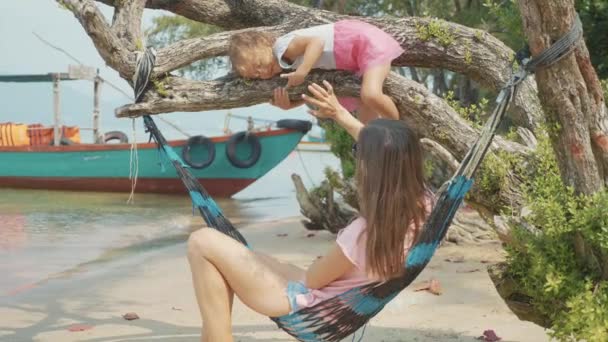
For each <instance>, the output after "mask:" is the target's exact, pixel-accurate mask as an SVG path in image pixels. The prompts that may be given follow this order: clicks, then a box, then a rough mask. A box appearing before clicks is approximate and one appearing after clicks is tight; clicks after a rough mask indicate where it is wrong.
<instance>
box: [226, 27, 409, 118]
mask: <svg viewBox="0 0 608 342" xmlns="http://www.w3.org/2000/svg"><path fill="white" fill-rule="evenodd" d="M403 51H404V50H403V49H402V48H401V46H400V45H399V43H397V41H395V39H393V38H392V37H391V36H390V35H388V34H387V33H385V32H384V31H382V30H380V29H379V28H377V27H375V26H373V25H371V24H368V23H365V22H362V21H358V20H341V21H338V22H336V23H334V24H325V25H319V26H313V27H309V28H306V29H302V30H297V31H293V32H290V33H288V34H286V35H284V36H281V37H279V38H278V39H276V38H275V37H274V36H273V35H271V34H269V33H265V32H252V31H249V32H244V33H240V34H235V35H234V36H232V38H231V42H230V47H229V52H228V54H229V56H230V60H231V62H232V66H233V69H234V70H235V72H236V73H238V74H239V75H240V76H242V77H245V78H252V79H256V78H260V79H269V78H272V77H274V76H275V75H277V74H279V73H281V72H282V70H283V69H290V70H293V71H291V72H289V73H285V74H281V77H285V78H287V79H288V81H287V86H288V87H291V86H297V85H299V84H301V83H302V82H304V78H305V77H306V75H308V73H309V72H310V70H311V69H315V68H320V69H327V70H347V71H351V72H355V73H356V74H357V75H358V76H362V83H361V105H360V106H359V104H358V103H357V102H358V101H357V99H355V98H343V99H340V102H341V103H342V104H343V105H344V107H346V108H347V109H348V110H349V111H353V110H354V109H357V107H359V108H358V109H359V118H360V119H361V121H362V122H363V123H364V124H366V123H367V122H369V121H370V120H372V119H375V118H377V117H378V116H380V117H384V118H390V119H398V118H399V112H398V110H397V107H396V106H395V103H394V102H393V100H392V99H391V98H390V97H388V96H386V95H385V94H384V93H383V90H382V87H383V84H384V80H385V79H386V77H387V76H388V74H389V72H390V70H391V62H392V61H393V60H394V59H395V58H397V57H398V56H400V55H401V54H402V53H403ZM271 103H272V104H274V105H276V106H278V107H280V108H283V109H290V108H293V107H296V106H299V105H301V104H302V103H301V102H296V103H291V102H290V101H289V97H288V96H287V91H286V90H285V89H281V88H278V89H275V91H274V98H273V100H271Z"/></svg>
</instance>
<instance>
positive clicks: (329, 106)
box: [302, 81, 346, 120]
mask: <svg viewBox="0 0 608 342" xmlns="http://www.w3.org/2000/svg"><path fill="white" fill-rule="evenodd" d="M323 85H324V86H325V88H322V87H321V86H320V85H318V84H316V83H313V84H311V85H309V86H308V91H310V93H311V94H312V95H313V96H314V98H313V97H310V96H306V95H304V94H303V95H302V99H304V102H305V103H306V104H308V105H309V108H311V109H309V110H308V113H310V114H312V115H314V116H316V117H318V118H322V119H334V120H335V119H336V117H337V116H338V115H340V114H343V113H344V112H345V111H346V109H345V108H344V107H342V105H341V104H340V102H338V98H337V97H336V95H335V94H334V89H333V88H332V86H331V84H329V82H327V81H323Z"/></svg>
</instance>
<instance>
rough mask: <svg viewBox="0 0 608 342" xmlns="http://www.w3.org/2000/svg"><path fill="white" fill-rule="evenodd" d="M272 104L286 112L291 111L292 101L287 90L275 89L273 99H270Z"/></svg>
mask: <svg viewBox="0 0 608 342" xmlns="http://www.w3.org/2000/svg"><path fill="white" fill-rule="evenodd" d="M270 104H271V105H273V106H276V107H279V108H281V109H284V110H288V109H291V107H292V106H291V101H290V100H289V94H287V90H285V88H275V90H274V94H273V98H272V99H270Z"/></svg>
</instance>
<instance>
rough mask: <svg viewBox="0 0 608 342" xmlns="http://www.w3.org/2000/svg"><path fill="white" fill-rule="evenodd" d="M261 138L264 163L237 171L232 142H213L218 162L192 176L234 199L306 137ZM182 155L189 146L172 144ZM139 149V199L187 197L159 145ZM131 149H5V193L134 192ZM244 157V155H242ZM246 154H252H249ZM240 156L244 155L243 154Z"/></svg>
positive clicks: (271, 134) (273, 134) (0, 170)
mask: <svg viewBox="0 0 608 342" xmlns="http://www.w3.org/2000/svg"><path fill="white" fill-rule="evenodd" d="M253 134H255V135H256V136H257V137H258V138H259V142H260V146H261V154H260V158H259V159H258V160H257V162H256V163H255V164H254V165H252V166H251V167H246V168H241V167H236V166H234V165H233V164H232V163H231V162H230V161H229V159H228V157H227V155H226V148H227V141H228V139H229V136H223V137H214V138H211V140H212V141H213V144H214V147H215V158H214V160H213V162H212V163H211V164H210V165H209V166H207V167H205V168H204V169H194V168H192V169H191V171H192V172H193V174H194V175H195V177H196V178H197V179H198V180H199V181H200V182H201V184H202V185H203V186H204V187H205V188H206V189H207V191H208V192H209V194H211V195H212V196H217V197H230V196H232V195H234V194H236V193H237V192H239V191H241V190H243V189H244V188H246V187H247V186H249V185H250V184H252V183H253V182H255V181H256V180H257V179H259V178H260V177H262V176H263V175H265V174H266V173H267V172H269V171H270V170H272V169H273V168H274V167H276V166H277V165H278V164H279V163H280V162H281V161H283V159H285V158H286V157H287V156H288V155H289V154H290V153H291V152H292V151H293V150H294V149H295V148H296V147H297V145H298V143H299V142H300V140H301V139H302V137H303V135H304V133H303V132H300V131H296V130H290V129H277V130H268V131H263V132H256V133H253ZM169 144H170V145H171V146H173V147H174V149H175V152H176V153H177V154H178V155H181V153H182V149H183V147H184V146H185V145H186V140H176V141H170V142H169ZM136 146H137V159H136V160H135V159H134V160H133V162H135V161H137V164H138V168H137V183H136V188H135V191H136V192H138V193H143V192H146V193H183V194H185V193H186V190H185V187H184V186H183V184H182V183H181V180H180V179H179V178H178V176H177V174H176V172H175V169H174V168H173V166H172V165H171V164H170V163H169V162H168V160H167V159H166V158H164V156H163V155H161V154H160V153H159V151H158V148H157V146H156V144H154V143H139V144H137V145H136ZM131 148H132V145H131V144H75V145H69V146H26V147H0V187H10V188H29V189H49V190H75V191H104V192H105V191H109V192H130V191H131V188H132V181H131V179H130V175H131V174H134V173H135V170H134V169H130V165H131ZM237 151H238V149H237ZM245 153H247V154H248V153H249V152H247V151H245ZM237 154H238V152H237Z"/></svg>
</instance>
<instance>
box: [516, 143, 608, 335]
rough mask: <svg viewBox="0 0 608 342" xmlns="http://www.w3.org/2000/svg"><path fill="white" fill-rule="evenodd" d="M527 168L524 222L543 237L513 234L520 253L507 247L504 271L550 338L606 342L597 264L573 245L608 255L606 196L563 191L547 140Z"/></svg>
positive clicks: (603, 284)
mask: <svg viewBox="0 0 608 342" xmlns="http://www.w3.org/2000/svg"><path fill="white" fill-rule="evenodd" d="M532 165H533V167H534V170H535V175H536V176H534V177H531V180H530V181H529V182H528V184H527V186H526V189H525V193H526V201H527V204H528V205H529V207H530V209H531V210H532V214H531V216H530V217H529V218H528V221H529V223H531V224H532V225H533V226H535V227H536V228H539V229H540V230H541V231H542V234H541V235H535V234H532V233H530V232H528V231H527V230H524V229H521V228H520V229H517V230H516V231H515V237H516V241H517V243H516V245H519V246H523V248H508V262H509V265H510V267H509V271H508V272H509V273H510V275H511V276H512V277H513V278H514V279H516V280H517V281H518V284H519V286H520V291H521V292H522V293H523V294H525V295H527V296H529V297H531V298H533V302H532V303H531V304H532V305H533V306H534V307H535V308H536V309H537V310H538V311H539V312H540V313H542V314H543V315H544V316H546V317H547V318H549V320H550V322H551V323H552V326H551V330H552V331H551V332H550V334H551V335H552V337H554V338H556V339H558V340H562V341H580V340H585V341H608V281H606V280H602V279H601V275H602V273H601V272H602V271H601V267H602V265H601V264H600V263H597V264H593V263H589V262H585V261H582V260H579V259H578V258H577V255H576V253H575V245H574V241H575V235H576V234H580V235H581V236H582V237H583V239H584V240H585V241H586V243H588V244H589V245H590V246H591V249H592V250H593V251H594V253H595V255H596V256H599V255H601V254H602V253H603V254H604V255H608V214H607V212H608V191H602V192H598V193H596V194H595V195H592V196H579V195H576V194H575V193H574V191H573V189H571V188H568V187H566V186H564V184H563V182H562V180H561V178H560V174H559V169H558V167H557V161H556V159H555V155H554V154H553V150H552V149H551V146H550V143H549V138H548V137H547V136H543V137H541V138H540V139H539V148H538V150H537V151H536V154H535V156H534V158H533V160H532ZM598 261H599V260H598Z"/></svg>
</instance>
